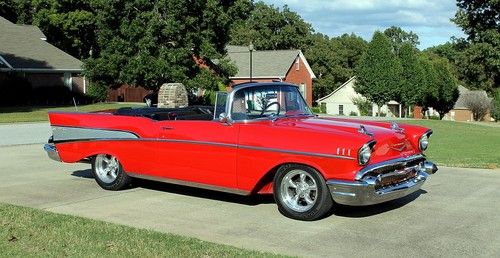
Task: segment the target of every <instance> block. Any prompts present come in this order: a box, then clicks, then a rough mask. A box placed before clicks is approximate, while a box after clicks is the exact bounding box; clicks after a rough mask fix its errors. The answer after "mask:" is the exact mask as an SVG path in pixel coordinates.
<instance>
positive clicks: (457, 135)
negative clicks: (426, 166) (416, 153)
mask: <svg viewBox="0 0 500 258" xmlns="http://www.w3.org/2000/svg"><path fill="white" fill-rule="evenodd" d="M397 122H400V123H407V124H415V125H421V126H425V127H429V128H431V129H432V130H433V132H434V133H433V135H432V136H431V138H430V140H429V142H430V144H429V149H428V150H427V151H426V152H425V153H426V155H427V156H428V157H429V159H430V160H432V161H435V162H436V163H437V164H438V165H442V166H450V167H472V168H499V167H500V127H497V126H486V125H478V124H472V123H464V122H452V121H439V120H437V121H436V120H405V121H397Z"/></svg>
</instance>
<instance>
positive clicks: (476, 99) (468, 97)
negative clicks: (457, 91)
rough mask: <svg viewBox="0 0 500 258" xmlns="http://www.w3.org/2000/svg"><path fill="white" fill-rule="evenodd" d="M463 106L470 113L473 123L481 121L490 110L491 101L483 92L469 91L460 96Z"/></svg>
mask: <svg viewBox="0 0 500 258" xmlns="http://www.w3.org/2000/svg"><path fill="white" fill-rule="evenodd" d="M462 98H463V101H464V105H465V107H466V108H468V109H469V110H470V111H471V112H472V116H473V117H474V120H475V121H481V120H483V117H484V116H485V115H486V114H488V111H489V110H490V108H491V100H490V99H489V98H488V95H486V92H484V91H469V92H466V93H464V95H463V96H462Z"/></svg>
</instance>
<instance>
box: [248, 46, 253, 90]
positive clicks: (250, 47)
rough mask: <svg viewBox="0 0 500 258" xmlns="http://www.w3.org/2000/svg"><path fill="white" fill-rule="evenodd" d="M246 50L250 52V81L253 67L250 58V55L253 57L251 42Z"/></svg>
mask: <svg viewBox="0 0 500 258" xmlns="http://www.w3.org/2000/svg"><path fill="white" fill-rule="evenodd" d="M248 50H249V52H250V82H252V72H253V71H252V68H253V60H252V57H253V43H252V42H250V45H249V46H248Z"/></svg>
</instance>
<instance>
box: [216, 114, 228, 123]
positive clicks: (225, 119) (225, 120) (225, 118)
mask: <svg viewBox="0 0 500 258" xmlns="http://www.w3.org/2000/svg"><path fill="white" fill-rule="evenodd" d="M219 122H221V123H223V124H230V121H229V116H228V115H227V114H226V113H220V115H219Z"/></svg>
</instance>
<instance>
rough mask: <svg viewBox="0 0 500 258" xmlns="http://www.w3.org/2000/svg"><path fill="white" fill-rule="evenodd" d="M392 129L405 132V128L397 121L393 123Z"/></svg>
mask: <svg viewBox="0 0 500 258" xmlns="http://www.w3.org/2000/svg"><path fill="white" fill-rule="evenodd" d="M391 129H392V130H394V131H396V132H398V133H404V131H405V130H404V129H403V128H401V127H399V125H398V124H397V123H396V122H392V123H391Z"/></svg>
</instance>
